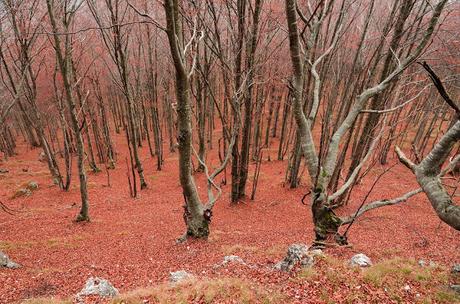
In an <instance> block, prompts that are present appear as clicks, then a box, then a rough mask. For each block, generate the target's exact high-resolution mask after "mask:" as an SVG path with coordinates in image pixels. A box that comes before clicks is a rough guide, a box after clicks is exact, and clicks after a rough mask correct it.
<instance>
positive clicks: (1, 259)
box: [0, 251, 21, 269]
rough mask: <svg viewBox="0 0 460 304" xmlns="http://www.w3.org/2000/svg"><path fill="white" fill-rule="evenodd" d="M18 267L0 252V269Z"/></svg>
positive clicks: (18, 266)
mask: <svg viewBox="0 0 460 304" xmlns="http://www.w3.org/2000/svg"><path fill="white" fill-rule="evenodd" d="M20 267H21V265H19V264H18V263H15V262H13V261H12V260H10V258H9V257H8V256H7V255H6V254H5V253H3V252H1V251H0V268H10V269H17V268H20Z"/></svg>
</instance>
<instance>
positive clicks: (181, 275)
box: [169, 270, 194, 283]
mask: <svg viewBox="0 0 460 304" xmlns="http://www.w3.org/2000/svg"><path fill="white" fill-rule="evenodd" d="M193 278H194V276H193V274H191V273H188V272H187V271H185V270H179V271H173V272H170V273H169V282H171V283H180V282H183V281H187V280H191V279H193Z"/></svg>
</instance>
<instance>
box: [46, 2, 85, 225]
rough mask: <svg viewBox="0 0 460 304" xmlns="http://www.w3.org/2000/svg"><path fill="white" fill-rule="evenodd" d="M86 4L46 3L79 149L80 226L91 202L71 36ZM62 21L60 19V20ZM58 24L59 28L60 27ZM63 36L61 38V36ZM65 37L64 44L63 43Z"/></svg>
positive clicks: (78, 217)
mask: <svg viewBox="0 0 460 304" xmlns="http://www.w3.org/2000/svg"><path fill="white" fill-rule="evenodd" d="M82 3H83V1H64V2H61V3H55V2H54V0H47V1H46V6H47V9H48V17H49V20H50V24H51V29H52V33H51V35H52V39H53V42H54V45H53V47H54V50H55V52H56V61H57V65H58V66H59V72H60V75H61V77H62V84H63V86H64V93H65V100H66V102H67V106H68V109H69V114H70V119H71V126H72V130H73V133H74V134H75V140H76V145H77V157H78V158H77V159H78V164H77V165H78V175H79V180H80V196H81V208H80V213H79V214H78V216H77V219H76V220H77V222H81V221H89V219H90V218H89V202H88V181H87V177H86V171H85V166H84V158H85V147H84V143H83V136H82V132H81V131H82V129H83V127H84V125H82V124H81V123H80V122H79V119H78V114H77V113H78V112H77V104H76V102H75V96H74V94H75V93H74V86H75V82H74V81H73V80H74V78H73V77H72V73H73V69H72V44H71V41H72V36H71V34H70V33H69V31H70V29H71V27H72V24H73V22H74V19H75V14H76V12H77V10H78V9H79V8H80V6H81V5H82ZM57 18H59V19H57ZM58 20H59V21H60V25H58ZM61 34H62V35H61ZM61 37H64V41H61Z"/></svg>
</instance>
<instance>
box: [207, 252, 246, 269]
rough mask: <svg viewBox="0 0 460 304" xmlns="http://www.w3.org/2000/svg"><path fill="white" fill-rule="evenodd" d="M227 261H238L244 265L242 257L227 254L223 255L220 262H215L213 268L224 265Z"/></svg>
mask: <svg viewBox="0 0 460 304" xmlns="http://www.w3.org/2000/svg"><path fill="white" fill-rule="evenodd" d="M229 263H238V264H242V265H246V263H245V262H244V260H243V259H242V258H240V257H239V256H237V255H227V256H224V260H223V261H222V262H221V263H218V264H215V265H214V268H219V267H222V266H225V265H227V264H229Z"/></svg>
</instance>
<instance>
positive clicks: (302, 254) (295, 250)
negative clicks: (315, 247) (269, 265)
mask: <svg viewBox="0 0 460 304" xmlns="http://www.w3.org/2000/svg"><path fill="white" fill-rule="evenodd" d="M313 263H314V258H313V255H311V254H310V253H309V251H308V246H307V245H305V244H292V245H291V246H289V248H288V250H287V254H286V257H285V258H284V259H283V260H282V261H280V262H278V263H277V264H276V265H275V266H274V268H275V269H278V270H282V271H291V270H292V269H293V268H294V267H295V266H296V265H300V266H301V267H310V266H312V265H313Z"/></svg>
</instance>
